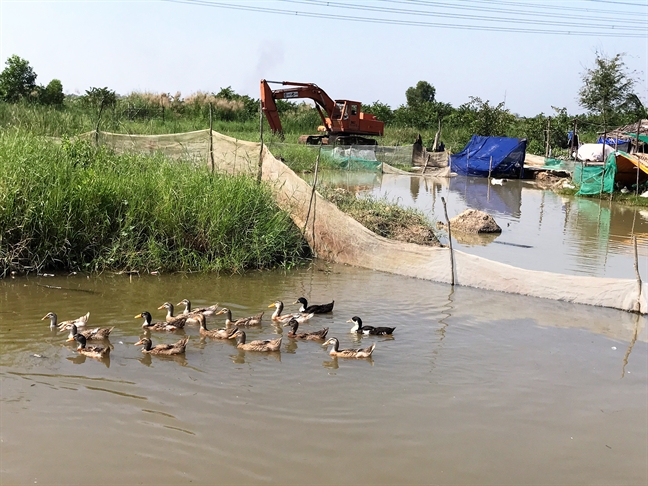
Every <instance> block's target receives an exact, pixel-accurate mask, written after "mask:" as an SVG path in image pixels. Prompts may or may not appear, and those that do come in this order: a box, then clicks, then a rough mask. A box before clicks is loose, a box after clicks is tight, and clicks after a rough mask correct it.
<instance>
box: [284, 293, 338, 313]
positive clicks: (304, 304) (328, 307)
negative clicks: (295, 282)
mask: <svg viewBox="0 0 648 486" xmlns="http://www.w3.org/2000/svg"><path fill="white" fill-rule="evenodd" d="M293 304H301V306H300V307H299V312H305V313H306V314H310V313H311V312H312V313H313V314H326V313H327V312H331V311H332V310H333V304H335V301H332V302H329V303H328V304H313V305H308V301H307V300H306V299H305V298H304V297H300V298H299V299H297V300H296V301H295V302H293Z"/></svg>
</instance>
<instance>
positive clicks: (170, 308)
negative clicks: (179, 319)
mask: <svg viewBox="0 0 648 486" xmlns="http://www.w3.org/2000/svg"><path fill="white" fill-rule="evenodd" d="M162 309H166V310H167V311H170V312H173V304H172V303H171V302H165V303H164V304H162V305H161V306H160V307H158V310H162Z"/></svg>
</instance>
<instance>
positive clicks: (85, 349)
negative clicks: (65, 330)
mask: <svg viewBox="0 0 648 486" xmlns="http://www.w3.org/2000/svg"><path fill="white" fill-rule="evenodd" d="M72 340H73V341H76V342H78V343H79V346H78V347H77V349H76V350H77V353H79V354H83V355H85V356H89V357H90V358H97V359H102V358H105V357H106V356H108V355H109V354H110V347H108V346H106V347H102V346H86V338H85V336H83V335H82V334H75V335H74V337H73V338H72Z"/></svg>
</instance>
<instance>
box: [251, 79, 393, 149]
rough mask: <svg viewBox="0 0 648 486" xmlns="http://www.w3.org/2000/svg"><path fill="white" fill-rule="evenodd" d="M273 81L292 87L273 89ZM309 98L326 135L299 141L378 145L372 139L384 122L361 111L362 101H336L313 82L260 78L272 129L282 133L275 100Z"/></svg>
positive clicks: (262, 96) (382, 129) (381, 129)
mask: <svg viewBox="0 0 648 486" xmlns="http://www.w3.org/2000/svg"><path fill="white" fill-rule="evenodd" d="M270 83H273V84H281V85H283V86H290V88H282V89H275V90H273V89H271V88H270ZM298 98H307V99H311V100H313V101H314V102H315V108H316V109H317V112H318V113H319V115H320V118H321V119H322V123H323V124H324V131H325V133H324V134H319V135H302V136H301V137H300V142H303V143H307V144H312V145H317V144H329V145H356V144H358V145H376V144H377V142H376V140H375V139H373V138H367V136H382V135H383V133H384V127H385V124H384V123H383V122H381V121H380V120H378V119H377V118H376V117H375V116H374V115H371V114H369V113H363V112H362V104H361V103H360V102H359V101H351V100H333V99H331V98H330V97H329V95H327V94H326V92H324V90H323V89H322V88H320V87H319V86H317V85H316V84H313V83H295V82H291V81H266V80H265V79H262V80H261V108H262V110H263V113H265V116H266V119H267V120H268V124H269V125H270V129H271V130H272V131H273V132H274V133H279V134H283V130H282V126H281V120H280V119H279V112H278V111H277V104H276V103H275V100H291V99H298Z"/></svg>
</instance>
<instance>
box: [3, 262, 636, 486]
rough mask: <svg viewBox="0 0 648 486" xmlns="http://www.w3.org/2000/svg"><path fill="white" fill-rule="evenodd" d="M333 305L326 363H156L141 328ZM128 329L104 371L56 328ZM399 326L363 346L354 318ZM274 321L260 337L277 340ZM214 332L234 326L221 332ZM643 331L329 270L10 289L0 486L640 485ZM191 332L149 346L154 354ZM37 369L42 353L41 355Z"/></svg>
mask: <svg viewBox="0 0 648 486" xmlns="http://www.w3.org/2000/svg"><path fill="white" fill-rule="evenodd" d="M300 296H305V297H307V298H308V299H309V301H310V302H312V303H325V302H329V301H330V300H332V299H335V309H334V311H333V313H332V314H330V315H322V316H316V317H315V318H314V319H313V320H312V321H311V323H310V324H309V325H304V326H301V327H300V329H302V328H303V329H304V330H309V329H312V330H314V329H319V328H321V327H323V326H326V327H329V328H330V335H331V336H337V337H339V338H340V341H341V344H342V347H351V346H363V347H364V346H368V345H370V344H371V343H373V342H375V343H376V345H377V346H376V351H375V353H374V357H373V359H371V360H344V359H334V358H331V357H330V356H329V355H328V354H327V352H326V350H325V349H324V348H323V347H322V346H321V345H320V344H318V343H315V342H294V341H292V340H290V339H288V338H286V337H284V342H283V345H282V350H281V352H280V353H270V354H263V353H252V352H243V351H239V350H237V349H236V348H235V347H234V345H233V342H231V341H228V342H221V341H211V340H206V341H205V340H201V339H200V337H199V336H198V333H197V330H196V329H195V328H189V329H187V331H186V333H187V334H189V335H190V336H191V339H190V341H189V345H188V348H187V353H186V356H185V357H184V358H175V359H173V358H166V359H164V358H159V357H156V356H152V357H151V356H143V355H142V354H141V353H140V351H139V349H138V347H135V346H133V343H135V342H136V341H137V340H138V339H139V337H140V325H141V320H140V319H134V318H133V316H134V315H136V314H138V313H140V312H142V311H144V310H149V311H151V312H152V313H153V315H154V316H155V317H157V318H160V319H161V318H162V317H163V313H162V311H158V310H156V308H157V307H158V306H160V305H161V304H162V303H163V302H165V301H167V300H168V301H171V302H173V303H176V302H179V301H180V300H181V299H183V298H189V299H191V300H192V301H193V303H194V305H201V304H212V303H216V302H219V303H220V304H221V305H226V306H228V307H229V308H230V309H232V312H233V314H234V317H235V318H236V317H241V316H246V315H251V314H255V313H257V312H259V311H260V310H266V311H268V314H267V316H268V317H269V311H271V310H272V309H268V305H269V304H270V303H271V302H273V301H275V300H276V299H282V300H283V301H284V302H285V303H286V304H287V305H286V307H287V308H288V310H296V306H292V305H290V304H291V303H292V302H294V300H295V299H296V298H297V297H300ZM88 310H89V311H90V312H91V316H90V324H91V325H92V326H116V329H115V331H114V333H113V336H112V337H111V339H110V343H111V344H112V346H114V349H113V350H112V353H111V357H110V360H109V361H105V362H100V361H96V360H94V359H90V358H87V359H86V358H83V357H79V356H77V355H76V353H75V351H74V346H73V345H71V344H69V345H66V344H65V343H64V340H65V336H63V335H60V334H59V335H57V334H55V333H52V332H51V331H50V330H49V327H48V324H47V321H41V320H40V319H41V317H43V316H44V315H45V314H46V313H47V312H49V311H54V312H57V313H58V314H59V316H60V317H61V318H62V319H68V318H73V317H77V316H80V315H82V314H84V313H85V312H87V311H88ZM354 315H358V316H360V317H362V318H363V321H364V323H365V324H372V325H390V326H396V327H397V329H396V332H395V334H394V336H393V338H384V337H372V336H368V337H362V338H356V337H354V336H352V335H350V334H348V330H349V329H350V327H351V324H349V323H347V322H346V321H347V320H348V319H350V318H351V317H352V316H354ZM269 322H270V321H269V320H268V321H266V323H265V324H264V325H263V326H262V327H260V328H257V329H252V330H249V332H248V335H249V339H253V338H262V337H273V336H275V335H276V334H278V333H280V332H281V330H280V329H278V328H276V327H274V326H272V325H270V323H269ZM208 324H209V326H210V327H215V326H220V325H222V320H220V319H219V318H214V319H210V320H208ZM646 324H647V319H646V318H643V317H641V318H640V317H638V316H636V315H633V314H629V313H623V312H619V311H614V310H609V309H599V308H594V307H588V306H579V305H571V304H566V303H561V302H553V301H546V300H541V299H533V298H528V297H522V296H515V295H507V294H500V293H494V292H483V291H478V290H475V289H468V288H456V289H454V290H452V289H451V288H450V287H449V286H447V285H442V284H436V283H433V282H428V281H421V280H416V279H411V278H406V277H401V276H395V275H389V274H384V273H380V272H373V271H369V270H363V269H357V268H351V267H346V266H341V265H327V264H324V263H322V262H317V263H315V264H314V265H313V266H312V267H309V268H305V269H297V270H293V271H289V272H283V271H275V272H263V273H256V272H255V273H250V274H246V275H242V276H233V277H230V276H220V277H219V276H216V275H189V276H182V275H161V276H150V275H146V276H141V277H135V276H134V277H128V276H112V275H102V276H98V277H86V276H70V277H66V276H56V277H53V278H42V277H40V278H19V279H10V280H3V281H0V379H1V380H2V381H1V384H2V386H1V389H0V392H1V394H0V395H1V396H0V411H1V414H0V426H1V427H0V430H1V432H0V457H1V458H2V461H1V464H0V482H1V483H2V484H3V485H5V484H6V485H13V484H35V483H37V484H160V483H163V484H188V483H196V484H278V483H280V484H430V483H437V484H457V485H460V484H556V485H557V484H576V483H578V484H645V483H646V481H648V474H647V472H646V471H647V467H648V459H647V458H648V446H647V445H648V441H647V439H648V409H647V395H646V390H647V384H648V371H647V370H648V366H647V365H648V346H647V344H646V343H647V341H648V339H647V338H648V335H647V331H646ZM179 337H180V336H179V335H174V334H169V335H167V334H160V333H153V339H154V343H157V342H173V341H176V340H177V339H179ZM36 355H38V356H40V357H37V356H36Z"/></svg>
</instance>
